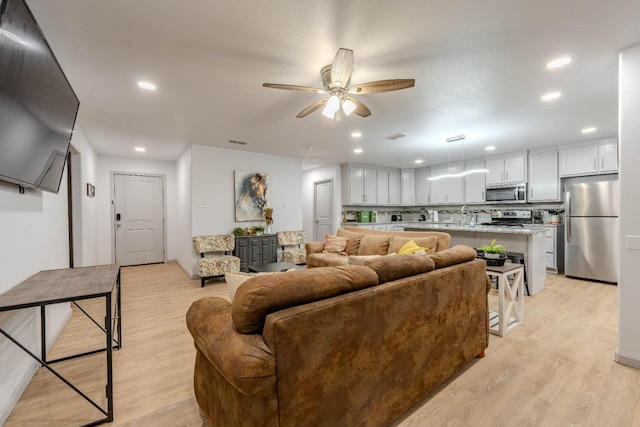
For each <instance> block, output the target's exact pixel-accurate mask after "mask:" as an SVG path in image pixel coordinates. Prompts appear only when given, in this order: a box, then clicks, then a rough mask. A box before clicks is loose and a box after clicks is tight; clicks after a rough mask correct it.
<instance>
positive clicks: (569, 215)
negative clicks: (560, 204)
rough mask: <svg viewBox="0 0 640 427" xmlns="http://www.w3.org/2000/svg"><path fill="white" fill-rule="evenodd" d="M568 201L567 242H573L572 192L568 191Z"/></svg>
mask: <svg viewBox="0 0 640 427" xmlns="http://www.w3.org/2000/svg"><path fill="white" fill-rule="evenodd" d="M566 199H567V200H566V201H567V213H568V215H567V216H566V223H567V243H569V242H571V193H570V192H568V191H567V196H566Z"/></svg>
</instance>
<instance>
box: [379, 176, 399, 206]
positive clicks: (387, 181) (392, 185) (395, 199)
mask: <svg viewBox="0 0 640 427" xmlns="http://www.w3.org/2000/svg"><path fill="white" fill-rule="evenodd" d="M376 202H377V204H378V205H399V204H400V171H399V170H397V169H378V170H376Z"/></svg>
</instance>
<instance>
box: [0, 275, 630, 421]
mask: <svg viewBox="0 0 640 427" xmlns="http://www.w3.org/2000/svg"><path fill="white" fill-rule="evenodd" d="M616 291H617V288H616V287H615V286H612V285H605V284H599V283H592V282H583V281H578V280H570V279H566V278H565V277H564V276H554V275H548V276H547V282H546V290H545V291H543V292H541V293H539V294H538V295H535V296H533V297H526V299H525V324H524V325H522V326H520V327H518V328H516V329H515V330H514V331H513V332H511V333H509V334H508V335H507V336H505V337H497V336H493V335H492V336H491V340H490V344H489V348H488V349H487V352H486V357H485V358H483V359H476V360H474V361H472V362H470V363H469V365H468V366H467V367H466V368H465V369H464V370H463V371H462V372H461V373H459V374H458V375H457V376H455V377H454V378H452V379H450V380H449V381H448V382H446V383H445V384H444V385H442V386H441V387H440V388H439V389H438V390H436V391H435V392H434V393H432V394H431V395H430V396H428V397H427V398H426V399H425V400H424V401H423V402H421V403H420V404H418V405H416V407H414V408H413V410H411V411H409V412H408V413H407V414H405V416H404V417H403V418H402V419H401V420H399V421H398V422H397V423H396V424H395V426H400V427H415V426H460V427H471V426H473V427H476V426H620V427H622V426H625V427H626V426H640V370H636V369H632V368H628V367H625V366H622V365H619V364H617V363H615V362H614V361H613V358H614V352H615V349H616V335H617V292H616ZM122 292H123V313H122V318H123V348H122V349H121V350H119V351H115V352H114V382H115V390H114V394H115V397H114V406H115V421H114V422H113V423H112V424H111V425H114V426H200V425H201V420H200V417H199V414H198V407H197V404H196V402H195V399H194V397H193V390H192V375H193V361H194V355H195V350H194V348H193V342H192V340H191V336H190V335H189V332H188V331H187V329H186V325H185V320H184V316H185V313H186V311H187V309H188V308H189V305H190V304H191V302H193V301H194V300H196V299H198V298H201V297H203V296H220V297H223V298H227V290H226V285H225V283H224V281H215V280H213V281H210V282H208V283H207V285H206V287H205V288H204V289H202V288H200V284H199V281H198V280H190V279H188V278H187V277H186V275H185V273H184V272H183V271H182V270H181V269H180V268H179V267H178V266H177V265H176V264H160V265H148V266H139V267H126V268H123V269H122ZM490 299H491V305H493V304H495V303H496V299H497V294H496V292H495V291H493V292H492V293H491V295H490ZM83 307H84V306H83ZM87 307H88V309H89V311H91V312H92V313H96V314H97V315H100V309H101V308H102V303H101V302H100V303H90V304H88V305H87ZM102 340H103V338H102V336H101V335H100V331H99V330H97V329H96V328H95V327H92V325H89V324H88V323H87V320H86V319H85V318H84V316H82V315H81V314H80V313H79V312H78V311H77V310H74V315H73V316H72V320H71V321H70V322H69V324H68V325H67V327H66V328H65V330H64V331H63V333H62V336H61V337H60V339H59V340H58V342H57V343H56V345H55V346H54V348H53V349H52V351H51V355H50V356H51V357H56V356H58V355H63V354H69V352H70V351H74V350H77V349H79V348H82V349H87V348H88V347H89V348H96V347H97V346H99V345H100V344H102ZM92 345H93V347H91V346H92ZM57 367H58V368H59V369H60V370H61V371H64V373H65V375H68V376H69V377H71V378H74V384H76V385H77V386H79V387H80V388H81V389H82V390H83V391H85V392H86V393H87V394H89V395H90V396H92V397H93V398H95V399H97V400H98V401H102V402H104V397H103V396H104V385H105V381H104V375H105V374H104V371H105V369H104V355H94V356H89V357H86V358H82V359H76V360H75V361H70V362H63V363H61V364H58V365H57ZM97 418H101V414H99V413H98V411H97V410H95V409H94V408H93V407H92V406H91V405H90V404H88V403H86V402H85V401H84V400H82V399H81V398H79V397H76V396H74V395H73V393H72V392H71V391H70V390H69V389H68V388H67V387H66V386H65V385H64V384H62V383H61V382H60V381H59V380H57V379H56V378H55V377H53V375H52V374H50V373H48V372H47V371H45V370H44V369H42V368H41V369H40V370H39V371H38V373H37V374H36V376H35V377H34V379H33V380H32V382H31V384H30V385H29V387H28V388H27V390H26V391H25V393H24V395H23V396H22V398H21V399H20V401H19V403H18V405H17V406H16V407H15V409H14V410H13V412H12V414H11V416H10V417H9V419H8V420H7V422H6V424H5V425H6V426H24V425H29V426H39V425H43V426H44V425H46V426H69V425H80V424H82V423H86V422H89V421H91V420H94V419H97Z"/></svg>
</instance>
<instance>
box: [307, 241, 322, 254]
mask: <svg viewBox="0 0 640 427" xmlns="http://www.w3.org/2000/svg"><path fill="white" fill-rule="evenodd" d="M304 248H305V250H306V251H307V256H308V255H309V254H319V253H322V251H323V250H324V242H308V243H305V245H304Z"/></svg>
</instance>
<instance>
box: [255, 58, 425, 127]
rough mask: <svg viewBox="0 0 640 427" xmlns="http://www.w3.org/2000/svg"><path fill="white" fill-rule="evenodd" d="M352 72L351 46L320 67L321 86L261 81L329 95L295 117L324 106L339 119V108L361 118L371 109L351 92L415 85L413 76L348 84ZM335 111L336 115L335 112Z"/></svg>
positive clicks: (368, 113)
mask: <svg viewBox="0 0 640 427" xmlns="http://www.w3.org/2000/svg"><path fill="white" fill-rule="evenodd" d="M352 73H353V51H352V50H351V49H343V48H340V49H338V52H337V53H336V56H335V58H334V59H333V63H331V64H329V65H325V66H324V67H322V69H321V70H320V78H321V79H322V85H323V87H324V88H323V89H318V88H312V87H307V86H297V85H288V84H279V83H263V84H262V86H263V87H268V88H272V89H283V90H296V91H302V92H315V93H328V94H329V97H328V98H323V99H321V100H319V101H316V102H314V103H313V104H311V105H309V106H308V107H307V108H305V109H304V110H302V111H301V112H299V113H298V115H297V116H296V117H297V118H302V117H306V116H308V115H309V114H311V113H313V112H314V111H316V110H318V109H320V107H322V106H324V109H323V110H322V114H323V115H324V116H326V117H329V118H334V117H337V118H338V119H339V118H340V114H339V111H340V109H342V111H343V112H344V114H345V115H346V116H349V115H350V114H351V113H355V114H357V115H358V116H360V117H369V116H370V115H371V111H370V110H369V108H368V107H367V106H366V105H364V103H363V102H362V101H360V100H359V99H357V98H354V97H352V96H348V95H350V94H359V95H360V94H369V93H380V92H391V91H394V90H400V89H407V88H410V87H413V86H414V85H415V80H414V79H393V80H378V81H374V82H368V83H362V84H359V85H355V86H349V85H350V83H351V75H352ZM336 113H338V114H336Z"/></svg>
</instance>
